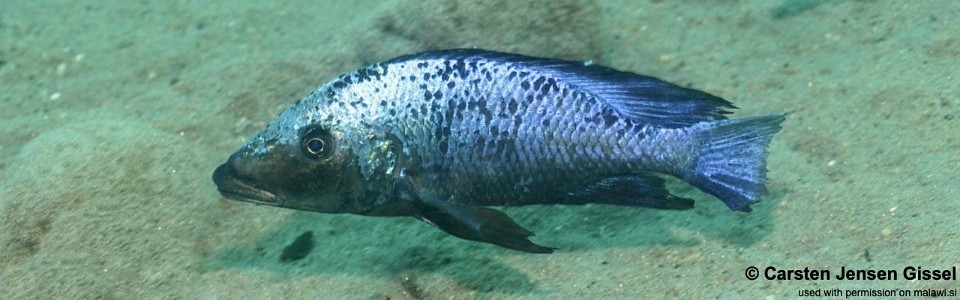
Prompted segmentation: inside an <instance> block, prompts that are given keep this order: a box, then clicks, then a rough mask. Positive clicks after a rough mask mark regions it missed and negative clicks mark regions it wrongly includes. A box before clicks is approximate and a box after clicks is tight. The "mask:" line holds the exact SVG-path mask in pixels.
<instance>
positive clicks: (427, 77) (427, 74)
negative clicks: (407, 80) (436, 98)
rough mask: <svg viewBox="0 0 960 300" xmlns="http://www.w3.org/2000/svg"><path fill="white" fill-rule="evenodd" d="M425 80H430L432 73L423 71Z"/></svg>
mask: <svg viewBox="0 0 960 300" xmlns="http://www.w3.org/2000/svg"><path fill="white" fill-rule="evenodd" d="M423 80H424V81H427V80H430V73H423Z"/></svg>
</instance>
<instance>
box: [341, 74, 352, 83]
mask: <svg viewBox="0 0 960 300" xmlns="http://www.w3.org/2000/svg"><path fill="white" fill-rule="evenodd" d="M342 78H343V82H344V83H346V84H353V79H352V78H350V76H349V75H343V77H342Z"/></svg>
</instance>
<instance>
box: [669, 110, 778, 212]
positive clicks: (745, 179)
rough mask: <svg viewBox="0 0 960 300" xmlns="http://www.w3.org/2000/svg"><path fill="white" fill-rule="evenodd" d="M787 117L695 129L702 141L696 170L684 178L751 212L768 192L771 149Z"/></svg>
mask: <svg viewBox="0 0 960 300" xmlns="http://www.w3.org/2000/svg"><path fill="white" fill-rule="evenodd" d="M785 119H786V114H780V115H767V116H759V117H750V118H739V119H730V120H720V121H714V122H708V123H700V124H697V125H694V126H693V127H691V130H692V131H693V132H694V135H695V139H696V140H699V141H700V144H699V146H698V148H697V151H696V153H694V154H693V159H694V167H693V170H690V171H688V173H687V174H683V179H684V180H685V181H687V182H689V183H690V184H692V185H693V186H696V187H697V188H699V189H701V190H703V191H705V192H707V193H710V194H711V195H714V196H717V198H720V200H722V201H723V202H724V203H726V204H727V207H730V209H732V210H736V211H750V204H753V203H756V202H757V201H759V200H760V196H761V195H762V194H763V193H765V192H766V187H765V186H764V185H765V181H766V179H765V177H766V172H767V169H766V157H767V146H768V145H769V144H770V140H771V139H772V138H773V135H774V134H775V133H777V132H778V131H780V123H782V122H783V120H785Z"/></svg>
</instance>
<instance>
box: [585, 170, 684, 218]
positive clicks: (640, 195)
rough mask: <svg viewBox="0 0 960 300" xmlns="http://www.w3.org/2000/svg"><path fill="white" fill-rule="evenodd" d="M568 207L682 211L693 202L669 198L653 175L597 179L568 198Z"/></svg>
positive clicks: (679, 198)
mask: <svg viewBox="0 0 960 300" xmlns="http://www.w3.org/2000/svg"><path fill="white" fill-rule="evenodd" d="M566 200H567V201H569V202H568V204H583V203H603V204H612V205H624V206H640V207H649V208H656V209H671V210H685V209H691V208H693V200H691V199H687V198H682V197H677V196H674V195H671V194H670V192H668V191H667V189H666V188H665V187H664V186H663V179H662V178H660V177H657V176H654V175H649V174H644V175H629V176H618V177H611V178H607V179H604V180H601V181H600V182H598V183H597V184H595V185H593V186H591V187H589V188H587V189H586V190H584V191H580V192H576V193H571V194H570V195H568V197H567V199H566Z"/></svg>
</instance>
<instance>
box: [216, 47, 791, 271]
mask: <svg viewBox="0 0 960 300" xmlns="http://www.w3.org/2000/svg"><path fill="white" fill-rule="evenodd" d="M736 108H737V107H736V106H734V105H733V104H732V103H731V102H729V101H727V100H724V99H722V98H720V97H717V96H714V95H711V94H708V93H706V92H702V91H699V90H695V89H691V88H685V87H681V86H678V85H675V84H671V83H668V82H666V81H663V80H660V79H658V78H655V77H651V76H644V75H639V74H635V73H631V72H626V71H619V70H616V69H613V68H608V67H603V66H599V65H595V64H589V63H584V62H577V61H567V60H559V59H550V58H540V57H532V56H525V55H521V54H511V53H501V52H494V51H487V50H480V49H449V50H436V51H427V52H422V53H416V54H410V55H404V56H400V57H397V58H394V59H390V60H387V61H384V62H380V63H375V64H373V65H370V66H367V67H364V68H361V69H359V70H356V71H353V72H349V73H346V74H343V75H340V76H338V77H336V78H334V79H332V80H330V81H329V82H327V83H325V84H323V85H321V86H319V87H318V88H317V89H315V90H313V91H312V92H310V93H309V94H307V95H306V96H304V97H302V98H300V99H299V100H297V101H296V102H295V103H294V104H293V105H292V106H290V107H288V108H286V109H285V110H284V111H282V112H281V113H280V114H279V116H277V117H276V119H274V120H272V121H271V122H270V123H268V124H267V125H266V126H265V128H264V129H263V130H262V131H260V132H259V133H256V134H255V135H253V136H252V137H250V138H249V140H247V142H246V143H245V144H244V145H242V146H241V147H240V148H239V149H238V150H237V151H236V152H234V153H233V154H231V155H230V156H229V158H228V159H227V160H226V162H224V163H223V164H221V165H220V166H218V167H217V168H216V170H215V171H214V172H213V176H212V179H213V181H214V183H215V184H216V186H217V190H218V191H219V193H220V194H221V195H222V196H223V197H224V198H227V199H231V200H237V201H242V202H249V203H254V204H259V205H268V206H276V207H283V208H289V209H295V210H302V211H312V212H319V213H346V214H356V215H365V216H412V217H415V218H416V219H419V220H421V221H424V222H425V223H428V224H430V225H432V226H434V227H436V228H439V229H440V230H442V231H444V232H446V233H447V234H449V235H452V236H455V237H458V238H461V239H465V240H470V241H477V242H484V243H489V244H493V245H497V246H501V247H504V248H508V249H513V250H518V251H523V252H529V253H551V252H553V251H555V250H557V248H555V247H547V246H542V245H539V244H537V243H534V242H533V241H531V240H530V237H532V236H534V233H533V232H532V231H530V230H528V229H526V228H524V227H523V226H521V225H520V224H518V223H517V222H516V221H514V220H513V219H512V218H510V217H509V216H508V215H507V214H505V213H504V212H502V211H501V210H498V209H496V208H493V207H511V206H522V205H532V204H543V205H549V204H558V205H559V204H571V205H579V204H588V203H595V204H609V205H619V206H627V207H642V208H653V209H666V210H686V209H691V208H693V204H694V200H692V199H689V198H684V197H680V196H677V195H674V194H671V193H670V192H669V191H668V190H667V188H666V187H665V184H664V182H665V179H664V178H665V177H666V176H672V177H675V178H679V179H680V180H682V181H684V182H686V183H688V184H690V185H692V186H693V187H696V188H697V189H699V190H702V191H704V192H706V193H708V194H711V195H713V196H715V197H716V198H718V199H719V200H721V201H723V203H725V204H726V206H727V207H729V208H730V209H731V210H734V211H742V212H749V211H750V210H751V207H750V206H751V205H752V204H754V203H757V202H758V201H759V200H760V198H761V196H762V195H763V194H764V193H765V192H766V172H767V170H766V156H767V152H768V147H769V144H770V142H771V140H772V138H773V136H774V134H776V133H777V132H778V131H779V130H780V128H781V123H782V122H783V121H784V120H785V119H786V114H770V115H762V116H753V117H743V118H727V116H726V115H728V114H731V113H732V111H733V110H734V109H736Z"/></svg>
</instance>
